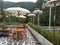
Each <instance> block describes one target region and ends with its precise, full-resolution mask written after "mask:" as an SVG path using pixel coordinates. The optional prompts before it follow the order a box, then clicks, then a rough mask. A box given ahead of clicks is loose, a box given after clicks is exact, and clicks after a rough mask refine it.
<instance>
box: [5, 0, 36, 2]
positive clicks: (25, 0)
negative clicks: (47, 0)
mask: <svg viewBox="0 0 60 45" xmlns="http://www.w3.org/2000/svg"><path fill="white" fill-rule="evenodd" d="M4 1H11V2H28V1H29V2H36V1H37V0H4Z"/></svg>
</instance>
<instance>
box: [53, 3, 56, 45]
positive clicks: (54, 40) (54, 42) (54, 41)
mask: <svg viewBox="0 0 60 45" xmlns="http://www.w3.org/2000/svg"><path fill="white" fill-rule="evenodd" d="M55 18H56V3H54V28H53V44H54V45H56V39H55Z"/></svg>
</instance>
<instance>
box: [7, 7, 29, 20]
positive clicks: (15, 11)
mask: <svg viewBox="0 0 60 45" xmlns="http://www.w3.org/2000/svg"><path fill="white" fill-rule="evenodd" d="M6 11H8V12H10V13H12V15H14V16H16V15H18V16H20V15H25V14H28V13H30V11H29V10H27V9H25V8H21V7H10V8H7V9H6ZM18 20H19V21H20V19H19V18H18Z"/></svg>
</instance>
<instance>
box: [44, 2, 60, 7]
mask: <svg viewBox="0 0 60 45" xmlns="http://www.w3.org/2000/svg"><path fill="white" fill-rule="evenodd" d="M54 2H55V3H56V6H60V1H47V2H46V3H44V4H43V6H45V7H54Z"/></svg>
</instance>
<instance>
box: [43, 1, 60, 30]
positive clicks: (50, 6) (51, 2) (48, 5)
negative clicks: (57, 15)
mask: <svg viewBox="0 0 60 45" xmlns="http://www.w3.org/2000/svg"><path fill="white" fill-rule="evenodd" d="M54 3H56V6H60V1H56V0H54V1H53V0H52V1H47V2H46V3H43V8H45V7H49V8H50V10H49V12H50V13H49V30H50V28H51V8H52V7H54Z"/></svg>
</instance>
